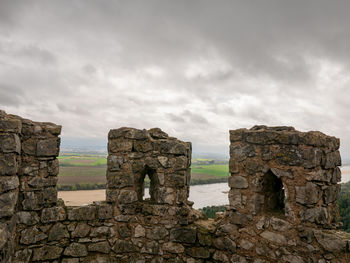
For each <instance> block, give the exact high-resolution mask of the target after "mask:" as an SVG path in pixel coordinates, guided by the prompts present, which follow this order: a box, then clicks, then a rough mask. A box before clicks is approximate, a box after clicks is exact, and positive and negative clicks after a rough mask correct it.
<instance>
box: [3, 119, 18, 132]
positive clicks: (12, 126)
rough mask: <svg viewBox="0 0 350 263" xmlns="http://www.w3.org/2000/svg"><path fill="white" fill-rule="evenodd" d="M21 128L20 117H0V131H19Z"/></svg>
mask: <svg viewBox="0 0 350 263" xmlns="http://www.w3.org/2000/svg"><path fill="white" fill-rule="evenodd" d="M21 129H22V122H21V120H20V119H14V118H0V131H1V132H13V133H19V132H20V131H21Z"/></svg>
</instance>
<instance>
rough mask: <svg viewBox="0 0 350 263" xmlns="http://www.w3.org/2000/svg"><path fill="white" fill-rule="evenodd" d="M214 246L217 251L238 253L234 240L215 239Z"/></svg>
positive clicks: (225, 238)
mask: <svg viewBox="0 0 350 263" xmlns="http://www.w3.org/2000/svg"><path fill="white" fill-rule="evenodd" d="M213 243H214V246H215V247H216V248H217V249H220V250H228V251H229V252H231V253H235V252H236V248H237V245H236V242H234V241H233V240H232V239H230V238H228V237H219V238H216V239H214V242H213Z"/></svg>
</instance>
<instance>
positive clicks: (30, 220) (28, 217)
mask: <svg viewBox="0 0 350 263" xmlns="http://www.w3.org/2000/svg"><path fill="white" fill-rule="evenodd" d="M16 218H17V224H25V225H28V226H30V225H35V224H37V223H38V222H39V220H40V219H39V217H38V215H37V213H35V212H25V211H20V212H17V214H16Z"/></svg>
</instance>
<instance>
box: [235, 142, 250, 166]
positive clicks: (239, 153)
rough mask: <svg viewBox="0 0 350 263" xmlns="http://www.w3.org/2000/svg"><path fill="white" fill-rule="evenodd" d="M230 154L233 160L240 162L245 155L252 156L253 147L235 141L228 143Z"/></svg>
mask: <svg viewBox="0 0 350 263" xmlns="http://www.w3.org/2000/svg"><path fill="white" fill-rule="evenodd" d="M230 156H231V158H232V159H233V160H235V161H238V162H241V161H243V160H245V159H246V158H247V157H254V156H255V149H254V147H253V146H252V145H246V144H243V143H239V144H238V143H235V144H232V145H230Z"/></svg>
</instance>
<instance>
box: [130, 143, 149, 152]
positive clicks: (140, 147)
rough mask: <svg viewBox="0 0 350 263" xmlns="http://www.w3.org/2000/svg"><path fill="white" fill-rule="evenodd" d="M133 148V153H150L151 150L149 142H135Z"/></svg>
mask: <svg viewBox="0 0 350 263" xmlns="http://www.w3.org/2000/svg"><path fill="white" fill-rule="evenodd" d="M133 147H134V149H135V151H137V152H142V153H146V152H150V151H152V150H153V145H152V142H150V141H135V142H134V145H133Z"/></svg>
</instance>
